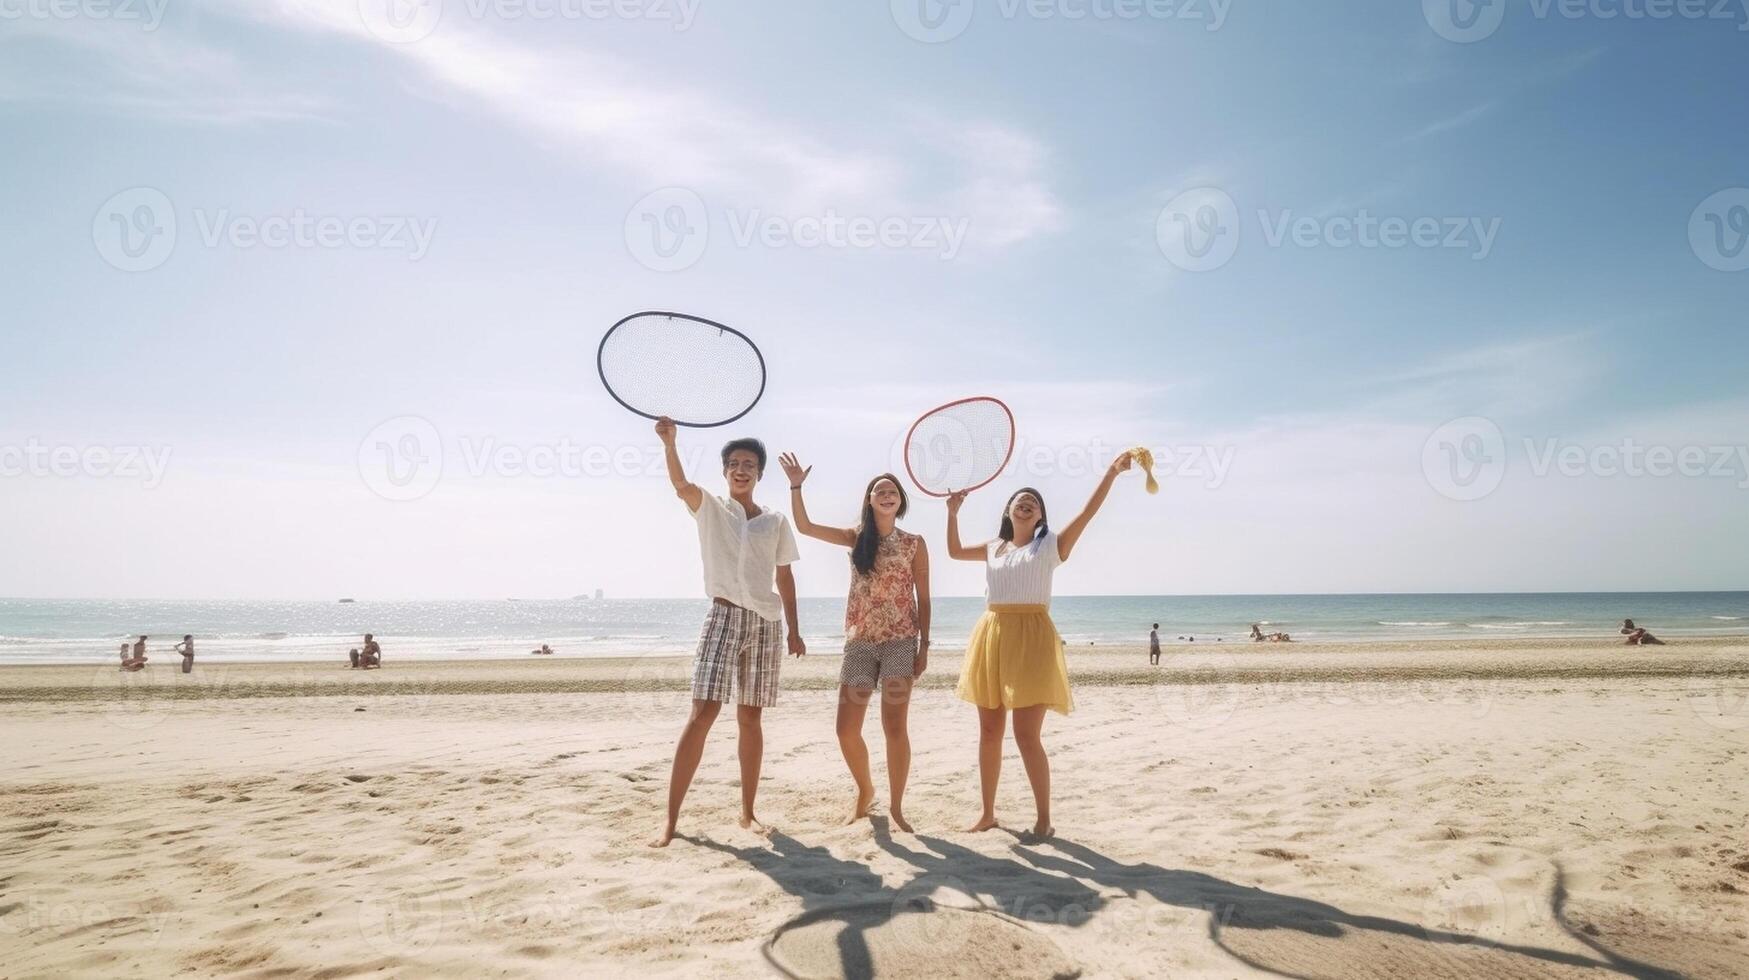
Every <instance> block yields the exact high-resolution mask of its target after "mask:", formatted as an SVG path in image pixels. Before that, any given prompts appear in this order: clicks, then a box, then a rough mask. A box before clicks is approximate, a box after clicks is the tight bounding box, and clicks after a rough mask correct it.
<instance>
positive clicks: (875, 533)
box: [850, 473, 911, 575]
mask: <svg viewBox="0 0 1749 980" xmlns="http://www.w3.org/2000/svg"><path fill="white" fill-rule="evenodd" d="M882 480H891V481H893V486H894V487H897V488H898V490H899V512H898V513H897V514H894V515H893V516H894V518H900V517H904V516H905V511H907V510H910V509H911V498H910V497H908V496H906V495H905V485H904V484H902V483H900V482H899V478H898V477H896V476H894V475H893V474H891V473H882V474H881V475H880V476H877V477H875V478H874V479H872V480H870V481H868V489H866V490H864V491H863V492H862V523H861V524H859V525H857V527H856V545H855V547H853V548H851V549H850V563H851V564H852V565H855V566H856V572H857V574H858V575H867V574H868V573H869V572H872V571H874V566H875V555H876V553H878V552H879V551H880V550H881V530H880V528H878V527H875V514H874V488H875V484H877V483H879V482H881V481H882Z"/></svg>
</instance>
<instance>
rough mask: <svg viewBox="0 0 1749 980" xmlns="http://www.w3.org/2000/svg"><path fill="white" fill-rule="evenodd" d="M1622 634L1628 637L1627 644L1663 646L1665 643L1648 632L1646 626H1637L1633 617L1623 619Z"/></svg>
mask: <svg viewBox="0 0 1749 980" xmlns="http://www.w3.org/2000/svg"><path fill="white" fill-rule="evenodd" d="M1621 635H1623V636H1625V637H1627V645H1628V646H1630V647H1644V646H1655V647H1661V646H1663V645H1664V641H1663V640H1660V639H1658V638H1657V637H1655V636H1653V635H1652V634H1651V633H1648V632H1646V628H1645V627H1644V626H1635V625H1634V621H1633V620H1631V619H1624V620H1622V621H1621Z"/></svg>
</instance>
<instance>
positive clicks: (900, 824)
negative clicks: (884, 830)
mask: <svg viewBox="0 0 1749 980" xmlns="http://www.w3.org/2000/svg"><path fill="white" fill-rule="evenodd" d="M887 819H889V820H891V821H892V822H893V826H895V827H897V828H899V829H900V830H903V831H904V832H905V833H907V834H909V833H914V831H913V830H912V829H911V822H910V821H909V820H906V819H905V815H904V814H903V813H900V812H899V811H897V810H894V811H892V812H891V813H889V814H888V815H887Z"/></svg>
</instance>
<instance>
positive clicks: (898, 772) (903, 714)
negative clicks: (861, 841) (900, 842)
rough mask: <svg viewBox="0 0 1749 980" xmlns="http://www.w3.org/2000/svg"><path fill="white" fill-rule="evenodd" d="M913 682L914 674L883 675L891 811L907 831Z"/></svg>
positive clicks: (883, 706) (899, 826)
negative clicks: (906, 815) (906, 788)
mask: <svg viewBox="0 0 1749 980" xmlns="http://www.w3.org/2000/svg"><path fill="white" fill-rule="evenodd" d="M911 683H912V679H911V678H910V677H886V678H882V680H881V686H882V692H881V694H882V696H881V730H882V731H883V732H885V733H886V736H887V790H888V792H890V793H891V794H892V797H891V798H892V804H891V806H889V807H888V811H889V813H890V814H891V816H892V819H893V826H895V827H898V828H899V829H900V830H903V831H904V832H906V833H910V832H911V824H910V823H908V822H907V821H906V820H905V782H906V780H907V779H909V778H910V775H911V731H910V720H909V719H910V714H911Z"/></svg>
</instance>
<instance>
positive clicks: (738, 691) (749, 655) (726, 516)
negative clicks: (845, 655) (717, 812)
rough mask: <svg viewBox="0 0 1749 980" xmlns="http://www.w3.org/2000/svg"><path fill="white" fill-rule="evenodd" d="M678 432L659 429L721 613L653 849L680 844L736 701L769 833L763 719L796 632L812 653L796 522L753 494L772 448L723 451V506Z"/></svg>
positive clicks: (749, 791)
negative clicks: (714, 733)
mask: <svg viewBox="0 0 1749 980" xmlns="http://www.w3.org/2000/svg"><path fill="white" fill-rule="evenodd" d="M674 431H675V430H674V420H673V419H669V418H662V419H659V420H658V421H657V422H656V435H657V436H658V437H659V438H660V439H661V440H662V447H663V449H664V451H665V453H666V456H667V462H668V482H669V483H671V484H673V486H674V492H675V494H676V495H677V496H679V497H680V499H681V500H682V501H683V502H684V503H685V504H686V509H687V510H688V511H690V512H691V513H692V517H693V520H694V521H696V522H697V524H698V550H699V557H700V558H701V559H703V563H704V587H705V594H707V595H709V596H710V599H711V608H710V614H709V616H708V617H707V618H706V620H705V624H704V630H703V631H702V632H701V633H700V634H699V638H698V652H697V653H696V654H695V655H694V657H693V661H692V711H691V713H690V714H689V715H688V716H687V719H686V727H685V728H683V729H681V732H680V742H679V744H678V745H676V746H675V747H674V765H673V769H672V770H671V771H670V773H669V776H668V815H667V820H666V822H665V823H664V824H663V825H662V833H661V834H659V835H658V836H657V837H656V839H655V840H653V841H651V842H650V846H651V847H667V846H668V844H669V842H670V841H672V840H673V839H674V833H675V828H676V827H677V826H678V824H679V822H680V805H681V804H682V803H683V802H685V800H686V791H687V789H688V788H689V787H691V785H692V777H693V776H694V774H696V773H697V772H698V763H699V760H700V759H701V758H703V756H704V745H705V739H706V737H707V736H709V735H710V730H711V725H712V723H714V722H715V721H716V720H717V713H718V712H719V711H720V710H721V709H722V706H723V705H724V704H726V703H728V701H729V700H730V698H734V699H735V721H736V723H737V725H738V726H739V738H738V739H737V741H736V749H737V753H738V755H739V756H740V760H741V826H742V827H743V828H746V829H748V830H752V831H754V832H755V833H760V834H765V833H768V831H767V830H766V828H765V825H764V824H762V823H760V822H759V819H758V817H756V816H755V815H754V813H753V801H754V798H755V797H756V796H757V795H758V793H759V768H760V764H761V762H762V761H763V759H764V756H765V732H764V728H763V725H762V713H763V712H764V710H765V709H766V708H768V707H771V706H772V705H774V704H776V703H777V672H778V668H779V667H780V666H781V665H782V663H783V650H784V641H785V628H784V627H785V626H786V625H787V626H788V642H789V652H790V653H792V654H794V655H795V656H798V657H800V656H802V655H803V654H805V653H807V652H808V648H807V644H805V643H803V642H802V635H801V627H800V624H799V623H798V622H797V620H796V580H795V575H794V573H793V572H791V571H790V568H789V566H790V565H791V564H793V563H795V561H796V560H797V559H799V558H800V557H801V555H800V553H799V552H798V551H797V550H796V538H795V534H794V533H792V532H791V531H790V524H789V519H788V518H786V517H784V516H783V515H782V514H780V513H777V512H776V511H773V510H768V509H766V508H764V507H761V506H759V505H758V504H756V503H754V502H753V488H754V487H756V486H758V485H759V479H760V477H762V476H764V475H765V444H764V443H762V442H760V441H759V440H758V439H736V440H734V441H732V442H730V443H728V444H727V445H725V446H724V447H723V452H722V458H723V478H724V480H725V481H726V482H727V483H728V491H729V495H728V496H727V497H718V496H715V495H714V494H707V493H705V492H704V491H703V490H701V489H699V487H697V486H696V485H694V484H693V483H691V482H689V481H688V480H687V479H686V470H685V468H684V467H682V466H681V463H680V452H679V450H677V449H676V448H675V445H674ZM774 581H775V583H776V586H777V591H776V592H773V591H772V584H773V582H774ZM780 616H781V617H782V620H781V621H780V620H779V617H780Z"/></svg>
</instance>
